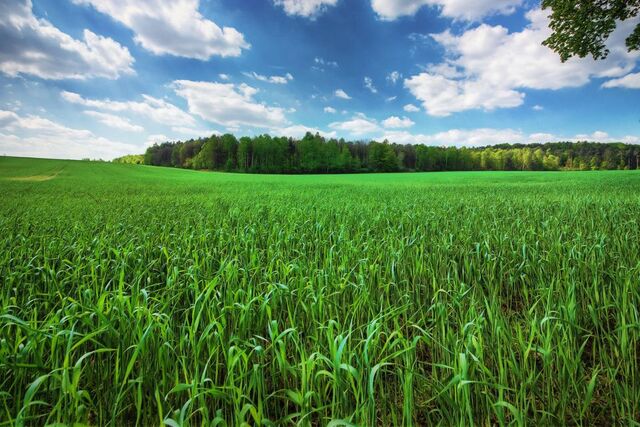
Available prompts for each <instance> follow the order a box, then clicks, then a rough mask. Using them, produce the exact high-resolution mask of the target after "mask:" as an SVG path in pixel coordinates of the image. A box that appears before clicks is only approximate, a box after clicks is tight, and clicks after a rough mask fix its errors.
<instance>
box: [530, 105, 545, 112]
mask: <svg viewBox="0 0 640 427" xmlns="http://www.w3.org/2000/svg"><path fill="white" fill-rule="evenodd" d="M532 108H533V110H534V111H542V110H544V107H543V106H542V105H534V106H533V107H532Z"/></svg>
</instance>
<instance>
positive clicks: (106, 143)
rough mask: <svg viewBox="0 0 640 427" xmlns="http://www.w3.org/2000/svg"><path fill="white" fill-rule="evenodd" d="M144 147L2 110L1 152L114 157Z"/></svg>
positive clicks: (52, 155)
mask: <svg viewBox="0 0 640 427" xmlns="http://www.w3.org/2000/svg"><path fill="white" fill-rule="evenodd" d="M140 151H141V148H140V147H136V146H135V145H131V144H125V143H122V142H117V141H111V140H109V139H107V138H103V137H99V136H96V135H94V134H93V133H92V132H90V131H88V130H82V129H73V128H69V127H66V126H64V125H61V124H59V123H56V122H54V121H52V120H49V119H46V118H43V117H40V116H21V115H18V114H16V113H14V112H12V111H4V110H0V153H3V154H8V155H12V156H27V157H47V158H63V159H82V158H86V157H89V158H94V159H95V158H102V159H112V158H114V157H117V156H121V155H123V154H134V153H138V152H140Z"/></svg>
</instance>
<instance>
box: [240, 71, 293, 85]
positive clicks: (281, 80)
mask: <svg viewBox="0 0 640 427" xmlns="http://www.w3.org/2000/svg"><path fill="white" fill-rule="evenodd" d="M242 74H244V75H245V76H247V77H251V78H252V79H256V80H259V81H261V82H267V83H274V84H281V85H284V84H287V83H289V82H290V81H291V80H293V76H292V75H291V73H287V74H285V75H284V76H264V75H262V74H258V73H256V72H251V73H242Z"/></svg>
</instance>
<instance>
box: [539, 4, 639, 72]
mask: <svg viewBox="0 0 640 427" xmlns="http://www.w3.org/2000/svg"><path fill="white" fill-rule="evenodd" d="M542 8H543V9H551V15H550V18H551V22H550V24H549V26H550V27H551V29H552V30H553V33H552V34H551V36H549V38H547V39H546V40H545V41H544V42H543V44H544V45H545V46H548V47H550V48H551V49H553V50H555V51H556V52H558V54H560V58H561V59H562V61H563V62H564V61H566V60H567V59H569V58H571V57H572V56H579V57H580V58H584V57H585V56H587V55H592V56H593V58H594V59H603V58H606V57H607V55H608V54H609V49H607V46H606V41H607V39H608V38H609V35H610V34H611V33H612V32H613V30H614V29H615V28H616V25H617V21H624V20H627V19H631V18H634V17H636V16H638V13H639V12H640V0H543V1H542ZM626 45H627V48H628V50H629V51H632V50H638V49H639V48H640V24H638V25H636V27H635V29H634V31H633V32H632V34H631V35H629V36H628V37H627V40H626Z"/></svg>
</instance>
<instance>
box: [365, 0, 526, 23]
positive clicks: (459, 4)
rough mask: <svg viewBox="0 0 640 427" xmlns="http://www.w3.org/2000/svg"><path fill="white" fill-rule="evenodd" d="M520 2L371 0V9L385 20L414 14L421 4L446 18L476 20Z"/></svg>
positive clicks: (513, 7) (502, 0) (505, 12)
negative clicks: (432, 8)
mask: <svg viewBox="0 0 640 427" xmlns="http://www.w3.org/2000/svg"><path fill="white" fill-rule="evenodd" d="M520 4H522V0H473V1H469V0H371V6H372V7H373V10H374V11H375V12H376V13H377V14H378V16H379V17H380V19H383V20H385V21H393V20H395V19H397V18H399V17H401V16H410V15H414V14H415V13H416V12H417V11H418V10H419V9H421V8H422V7H423V6H431V7H436V8H438V10H439V11H440V14H442V15H443V16H446V17H448V18H453V19H456V20H464V21H478V20H480V19H482V18H483V17H485V16H488V15H493V14H504V15H508V14H511V13H513V11H514V10H515V9H516V7H517V6H519V5H520Z"/></svg>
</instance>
